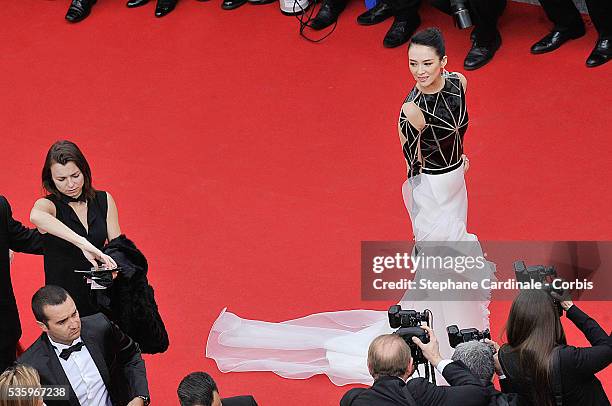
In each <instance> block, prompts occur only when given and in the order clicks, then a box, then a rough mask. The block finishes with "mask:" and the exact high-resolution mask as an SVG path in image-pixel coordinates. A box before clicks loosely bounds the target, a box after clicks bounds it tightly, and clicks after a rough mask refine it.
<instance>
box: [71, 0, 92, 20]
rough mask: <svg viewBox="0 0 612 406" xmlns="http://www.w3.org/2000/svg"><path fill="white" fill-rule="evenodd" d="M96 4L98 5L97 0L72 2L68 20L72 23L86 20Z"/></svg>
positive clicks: (73, 0) (76, 0) (75, 0)
mask: <svg viewBox="0 0 612 406" xmlns="http://www.w3.org/2000/svg"><path fill="white" fill-rule="evenodd" d="M94 4H96V0H72V3H70V7H68V12H67V13H66V20H68V21H70V22H71V23H78V22H79V21H81V20H84V19H85V17H87V16H88V15H89V13H91V6H93V5H94Z"/></svg>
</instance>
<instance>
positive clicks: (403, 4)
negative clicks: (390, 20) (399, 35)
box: [382, 0, 421, 24]
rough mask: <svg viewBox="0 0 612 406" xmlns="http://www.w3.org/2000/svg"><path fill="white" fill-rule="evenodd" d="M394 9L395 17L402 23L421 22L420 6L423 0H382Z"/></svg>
mask: <svg viewBox="0 0 612 406" xmlns="http://www.w3.org/2000/svg"><path fill="white" fill-rule="evenodd" d="M382 1H384V2H385V3H387V4H388V5H390V6H391V8H392V9H393V16H394V17H395V18H396V19H397V20H401V21H414V22H415V23H416V24H418V23H419V22H420V17H419V6H420V5H421V0H382Z"/></svg>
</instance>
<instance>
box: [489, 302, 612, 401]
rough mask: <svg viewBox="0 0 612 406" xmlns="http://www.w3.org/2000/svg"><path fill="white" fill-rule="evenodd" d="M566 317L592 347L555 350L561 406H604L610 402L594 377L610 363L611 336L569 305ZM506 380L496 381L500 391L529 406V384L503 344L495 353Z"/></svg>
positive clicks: (517, 362)
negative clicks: (557, 356) (561, 396)
mask: <svg viewBox="0 0 612 406" xmlns="http://www.w3.org/2000/svg"><path fill="white" fill-rule="evenodd" d="M566 314H567V318H568V319H570V320H571V321H572V322H573V323H574V324H575V325H576V327H578V328H579V329H580V331H582V333H583V334H584V336H585V337H586V338H587V340H589V343H591V345H592V347H588V348H577V347H573V346H571V345H563V346H560V347H558V351H559V361H560V364H561V365H560V368H561V386H562V388H563V404H564V405H580V406H607V405H610V401H609V400H608V397H607V396H606V392H605V391H604V390H603V387H602V386H601V382H600V381H599V379H597V377H595V374H596V373H597V372H599V371H601V370H602V369H604V368H605V367H607V366H608V365H610V363H611V362H612V337H610V336H609V335H608V333H606V332H605V331H604V330H603V329H602V328H601V327H600V326H599V324H597V322H596V321H595V320H593V319H592V318H590V317H589V316H588V315H587V314H586V313H584V312H583V311H582V310H580V309H579V308H578V306H576V305H573V306H572V307H570V308H569V310H568V311H567V313H566ZM499 358H500V362H501V364H502V368H503V370H504V375H506V379H501V380H500V385H501V388H502V391H503V392H506V393H509V392H515V393H518V394H519V404H520V405H522V406H531V405H534V403H533V402H532V401H531V400H530V399H531V394H530V389H531V384H530V381H529V380H528V378H526V377H525V374H524V373H522V372H521V370H520V365H519V361H518V352H515V351H512V348H511V347H510V346H509V345H504V346H502V348H501V349H500V353H499Z"/></svg>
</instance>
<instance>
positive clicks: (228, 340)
mask: <svg viewBox="0 0 612 406" xmlns="http://www.w3.org/2000/svg"><path fill="white" fill-rule="evenodd" d="M408 55H409V64H410V71H411V73H412V75H413V76H414V78H415V80H416V85H415V86H414V88H413V89H412V91H411V92H410V94H409V95H408V97H407V98H406V100H405V102H404V104H403V106H402V109H401V112H400V117H399V123H398V129H399V134H400V139H401V142H402V149H403V152H404V157H405V158H406V162H407V165H408V179H407V180H406V181H405V182H404V185H403V187H402V194H403V196H404V203H405V205H406V208H407V210H408V212H409V214H410V218H411V221H412V228H413V232H414V236H415V240H416V242H417V244H419V242H441V243H442V244H447V243H453V242H457V241H459V242H471V243H470V244H468V246H469V247H470V248H469V250H470V251H471V252H469V253H465V254H466V255H474V256H478V255H480V256H482V251H481V249H480V245H479V244H478V240H477V238H476V236H475V235H473V234H469V233H468V232H467V231H466V221H467V191H466V187H465V180H464V172H465V170H467V168H468V165H469V163H468V160H467V158H466V157H465V155H464V154H463V136H464V134H465V131H466V129H467V124H468V115H467V110H466V104H465V89H466V85H467V83H466V79H465V77H463V75H461V74H459V73H451V74H449V73H447V72H446V71H445V70H444V67H445V65H446V62H447V57H446V53H445V49H444V41H443V38H442V34H441V33H440V31H439V30H437V29H427V30H424V31H421V32H419V33H417V34H416V35H415V36H414V37H413V39H412V40H411V43H410V46H409V52H408ZM434 245H435V244H434ZM484 272H485V273H484V276H483V274H479V275H478V277H479V278H480V277H491V278H492V277H493V273H494V272H495V269H494V265H493V264H491V263H489V262H487V267H486V269H485V271H484ZM419 277H423V275H422V274H421V276H419V271H417V274H416V278H419ZM411 293H413V292H410V291H408V292H407V293H406V295H405V297H404V299H403V300H402V301H401V302H400V304H401V305H402V308H404V309H415V310H418V311H423V310H424V309H430V310H431V311H432V313H433V315H434V318H435V323H434V330H435V332H436V335H437V336H438V337H439V341H440V347H441V348H440V349H441V353H442V355H443V356H444V357H448V358H450V355H451V354H452V350H451V348H450V346H449V345H448V343H446V340H445V336H446V330H445V327H446V326H448V325H451V324H457V325H459V326H460V327H461V328H464V327H474V328H477V329H479V330H482V329H484V328H488V327H489V324H488V315H489V313H488V309H487V307H488V294H487V295H486V297H484V298H483V299H482V300H479V301H440V296H438V297H437V298H435V299H432V300H427V297H426V296H427V292H422V291H421V292H419V293H420V295H419V296H420V298H419V300H418V301H414V300H413V299H414V298H413V297H411ZM423 295H425V297H423ZM392 331H393V330H392V329H391V327H389V323H388V317H387V311H386V310H384V311H374V310H348V311H338V312H327V313H319V314H314V315H310V316H306V317H303V318H299V319H295V320H289V321H286V322H282V323H268V322H263V321H255V320H248V319H243V318H240V317H238V316H236V315H234V314H232V313H230V312H227V311H225V309H224V310H223V311H222V312H221V314H220V315H219V317H218V318H217V320H216V321H215V323H214V325H213V327H212V329H211V332H210V335H209V337H208V341H207V345H206V356H207V357H209V358H212V359H214V360H215V361H216V363H217V366H218V367H219V369H220V370H221V371H222V372H237V371H272V372H274V373H276V374H278V375H280V376H283V377H286V378H294V379H304V378H308V377H310V376H313V375H315V374H326V375H327V376H328V377H329V379H330V380H331V381H332V382H333V383H334V384H336V385H345V384H349V383H364V384H370V383H372V377H371V376H370V374H369V372H368V368H367V362H366V360H367V350H368V346H369V344H370V342H371V341H372V340H373V339H374V338H375V337H377V336H378V335H381V334H385V333H390V332H392Z"/></svg>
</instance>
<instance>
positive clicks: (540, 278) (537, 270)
mask: <svg viewBox="0 0 612 406" xmlns="http://www.w3.org/2000/svg"><path fill="white" fill-rule="evenodd" d="M512 266H513V267H514V274H515V275H516V280H517V281H518V282H524V283H529V282H531V281H535V282H539V283H541V284H542V289H543V290H544V291H545V292H547V293H548V294H549V295H550V294H551V293H552V292H555V293H557V294H558V295H563V289H555V288H554V287H553V285H552V282H553V281H554V280H555V279H556V278H557V270H556V269H555V267H554V266H547V265H533V266H525V262H524V261H515V262H514V264H512ZM553 302H554V305H555V308H556V310H557V313H559V316H562V315H563V307H561V303H560V302H559V301H558V300H557V299H555V298H554V297H553Z"/></svg>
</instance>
